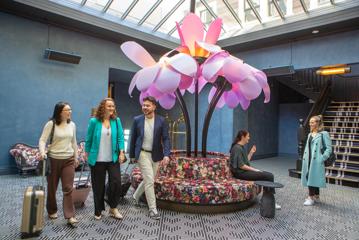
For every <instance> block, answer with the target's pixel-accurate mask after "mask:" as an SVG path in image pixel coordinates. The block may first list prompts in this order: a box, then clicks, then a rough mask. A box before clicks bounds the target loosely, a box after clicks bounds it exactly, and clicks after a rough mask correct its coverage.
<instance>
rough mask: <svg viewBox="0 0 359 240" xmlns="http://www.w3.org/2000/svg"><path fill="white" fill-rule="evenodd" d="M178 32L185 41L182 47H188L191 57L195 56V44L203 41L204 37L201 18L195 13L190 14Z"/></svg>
mask: <svg viewBox="0 0 359 240" xmlns="http://www.w3.org/2000/svg"><path fill="white" fill-rule="evenodd" d="M177 30H178V32H179V34H180V35H182V36H183V40H184V42H185V43H184V44H183V43H182V46H187V47H188V48H189V50H190V52H191V55H192V56H195V52H196V48H195V42H196V41H202V40H203V35H204V29H203V24H202V22H201V20H200V18H199V17H198V16H197V15H195V14H193V13H190V14H188V15H187V16H186V17H185V18H184V19H183V22H182V27H181V28H178V29H177ZM180 32H181V33H180Z"/></svg>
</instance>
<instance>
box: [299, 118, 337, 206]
mask: <svg viewBox="0 0 359 240" xmlns="http://www.w3.org/2000/svg"><path fill="white" fill-rule="evenodd" d="M309 126H310V133H309V135H308V138H307V143H306V145H305V149H304V154H303V163H302V176H301V181H302V185H303V186H305V187H308V190H309V194H308V195H309V196H308V198H307V199H306V200H305V201H304V206H312V205H314V203H315V201H319V188H324V187H326V184H325V167H324V161H325V160H326V159H328V157H329V156H330V154H331V152H332V141H331V140H330V136H329V133H328V132H326V131H323V128H324V127H323V121H322V116H321V115H318V116H313V117H312V118H311V119H310V121H309ZM323 143H324V144H325V146H323ZM324 148H325V151H324V152H323V153H322V151H323V149H324Z"/></svg>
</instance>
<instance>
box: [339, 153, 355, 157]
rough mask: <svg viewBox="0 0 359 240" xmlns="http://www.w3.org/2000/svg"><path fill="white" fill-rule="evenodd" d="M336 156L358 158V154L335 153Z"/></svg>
mask: <svg viewBox="0 0 359 240" xmlns="http://www.w3.org/2000/svg"><path fill="white" fill-rule="evenodd" d="M335 154H336V155H341V156H342V155H345V156H349V157H350V156H353V157H359V153H357V154H355V153H343V152H336V153H335Z"/></svg>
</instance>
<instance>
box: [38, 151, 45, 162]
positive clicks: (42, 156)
mask: <svg viewBox="0 0 359 240" xmlns="http://www.w3.org/2000/svg"><path fill="white" fill-rule="evenodd" d="M46 158H47V155H46V153H41V154H40V157H39V160H40V161H42V160H44V159H46Z"/></svg>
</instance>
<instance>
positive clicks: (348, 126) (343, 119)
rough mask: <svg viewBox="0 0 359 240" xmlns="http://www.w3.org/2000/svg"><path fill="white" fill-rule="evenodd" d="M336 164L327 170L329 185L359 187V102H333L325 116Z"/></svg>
mask: <svg viewBox="0 0 359 240" xmlns="http://www.w3.org/2000/svg"><path fill="white" fill-rule="evenodd" d="M324 126H325V130H326V131H328V132H329V133H330V136H331V139H332V144H333V148H334V153H335V155H336V159H337V160H336V161H335V164H334V165H333V166H332V167H327V168H326V177H327V180H328V182H329V183H334V184H339V185H345V186H352V187H359V102H332V103H331V104H330V106H328V108H327V111H326V112H325V114H324Z"/></svg>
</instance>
